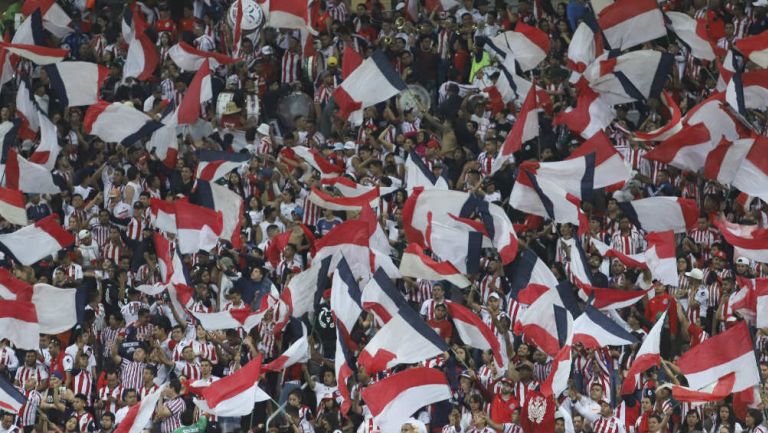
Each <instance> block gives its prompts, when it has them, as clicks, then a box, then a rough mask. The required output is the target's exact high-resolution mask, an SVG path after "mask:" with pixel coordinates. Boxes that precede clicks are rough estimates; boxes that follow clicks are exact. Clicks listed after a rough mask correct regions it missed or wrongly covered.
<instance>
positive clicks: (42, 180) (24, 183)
mask: <svg viewBox="0 0 768 433" xmlns="http://www.w3.org/2000/svg"><path fill="white" fill-rule="evenodd" d="M5 186H6V188H10V189H16V190H20V191H23V192H25V193H27V194H33V193H38V194H58V193H59V192H61V188H60V187H59V185H57V179H56V178H54V176H53V174H52V173H51V172H50V171H48V169H46V168H45V166H43V165H40V164H35V163H33V162H29V161H27V160H26V159H24V158H23V157H22V156H21V155H19V154H18V153H17V152H16V149H10V150H8V160H7V161H6V165H5Z"/></svg>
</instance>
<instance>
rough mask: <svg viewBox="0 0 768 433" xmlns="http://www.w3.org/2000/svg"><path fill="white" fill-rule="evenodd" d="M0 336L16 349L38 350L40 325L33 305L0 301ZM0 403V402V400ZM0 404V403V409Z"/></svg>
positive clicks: (23, 302)
mask: <svg viewBox="0 0 768 433" xmlns="http://www.w3.org/2000/svg"><path fill="white" fill-rule="evenodd" d="M0 335H2V336H3V338H7V339H8V340H9V341H10V342H11V343H12V344H13V345H14V346H16V347H17V348H18V349H24V350H38V349H39V348H40V325H39V324H38V321H37V312H36V311H35V304H33V303H32V302H29V301H5V300H2V299H0ZM0 402H2V400H1V399H0ZM1 404H2V403H0V407H2V406H1Z"/></svg>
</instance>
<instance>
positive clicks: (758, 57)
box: [734, 32, 768, 68]
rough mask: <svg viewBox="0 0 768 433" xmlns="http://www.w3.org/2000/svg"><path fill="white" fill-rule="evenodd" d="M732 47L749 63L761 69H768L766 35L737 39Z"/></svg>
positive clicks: (767, 41) (767, 40) (767, 39)
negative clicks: (734, 46)
mask: <svg viewBox="0 0 768 433" xmlns="http://www.w3.org/2000/svg"><path fill="white" fill-rule="evenodd" d="M734 45H736V49H737V50H739V51H740V52H741V54H744V56H745V57H746V58H748V59H749V60H750V61H752V62H754V63H756V64H757V65H758V66H760V67H761V68H768V33H765V32H762V33H759V34H757V35H754V36H748V37H745V38H741V39H738V40H737V41H735V42H734Z"/></svg>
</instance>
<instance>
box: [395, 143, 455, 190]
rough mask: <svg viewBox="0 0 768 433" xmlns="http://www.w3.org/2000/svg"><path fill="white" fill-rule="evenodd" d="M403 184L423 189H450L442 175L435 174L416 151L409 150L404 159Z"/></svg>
mask: <svg viewBox="0 0 768 433" xmlns="http://www.w3.org/2000/svg"><path fill="white" fill-rule="evenodd" d="M404 183H405V185H406V186H407V187H409V188H416V187H422V188H424V189H433V188H434V189H450V188H449V187H448V181H447V180H446V178H445V177H444V176H440V177H437V176H435V175H434V174H433V173H432V171H431V170H429V168H427V166H426V165H425V164H424V161H423V160H422V159H421V157H420V156H419V155H418V154H417V153H416V152H413V151H411V153H409V154H408V157H407V158H406V160H405V182H404Z"/></svg>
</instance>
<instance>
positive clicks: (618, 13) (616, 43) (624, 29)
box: [597, 0, 667, 50]
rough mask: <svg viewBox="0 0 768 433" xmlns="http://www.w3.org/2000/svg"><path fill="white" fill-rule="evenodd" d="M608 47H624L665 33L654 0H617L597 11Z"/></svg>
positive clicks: (662, 19) (662, 17) (662, 15)
mask: <svg viewBox="0 0 768 433" xmlns="http://www.w3.org/2000/svg"><path fill="white" fill-rule="evenodd" d="M597 23H598V24H599V25H600V28H602V29H603V34H604V35H605V39H606V40H607V41H608V45H610V47H611V49H614V50H625V49H627V48H632V47H634V46H636V45H640V44H642V43H644V42H648V41H652V40H654V39H657V38H660V37H663V36H666V35H667V28H666V27H665V26H664V14H662V12H661V9H660V8H659V6H658V4H656V0H616V1H614V2H613V4H611V5H610V6H608V7H606V8H605V9H603V10H601V11H600V13H599V14H598V15H597Z"/></svg>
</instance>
